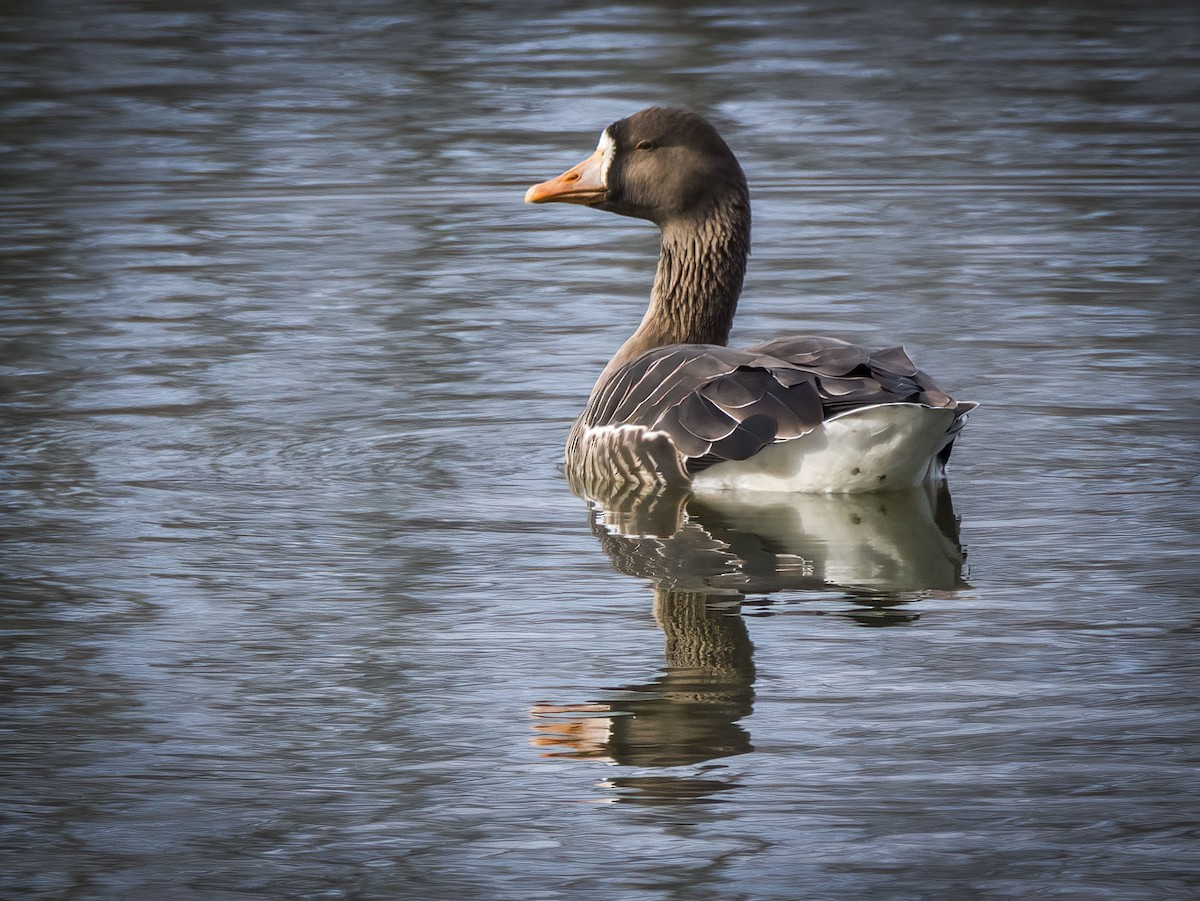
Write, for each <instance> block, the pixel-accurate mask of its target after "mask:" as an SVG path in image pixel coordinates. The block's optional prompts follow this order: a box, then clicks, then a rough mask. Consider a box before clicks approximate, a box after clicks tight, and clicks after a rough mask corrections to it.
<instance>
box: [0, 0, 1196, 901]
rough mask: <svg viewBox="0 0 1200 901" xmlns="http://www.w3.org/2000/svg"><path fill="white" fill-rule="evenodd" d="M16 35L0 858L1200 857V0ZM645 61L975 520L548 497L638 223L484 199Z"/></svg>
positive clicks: (957, 893)
mask: <svg viewBox="0 0 1200 901" xmlns="http://www.w3.org/2000/svg"><path fill="white" fill-rule="evenodd" d="M0 26H2V27H0V74H2V76H3V77H2V78H0V84H2V85H3V88H2V89H0V90H2V91H3V94H4V102H3V103H2V104H0V119H2V121H3V128H2V129H0V133H2V138H0V153H2V156H0V159H2V160H3V162H2V164H0V165H2V166H3V171H4V179H5V190H4V192H3V197H2V198H0V217H2V219H3V236H4V237H3V238H2V239H0V336H2V340H3V347H4V350H3V353H2V354H0V378H2V379H3V383H2V389H0V390H2V392H3V393H2V394H0V417H2V420H0V421H2V426H3V430H2V432H0V504H3V510H4V517H3V519H2V520H0V540H2V541H3V551H2V553H0V574H2V575H0V584H2V585H3V589H4V590H3V596H4V632H3V637H2V638H0V641H2V642H3V644H2V646H0V647H2V650H3V657H2V659H3V664H2V665H0V677H2V679H3V682H4V687H5V689H6V692H7V700H6V704H5V712H6V714H7V719H8V721H9V722H10V723H11V727H10V728H11V731H10V732H9V733H8V734H7V736H6V739H5V742H4V747H5V750H4V780H3V786H2V790H3V805H4V809H5V812H6V814H7V817H6V820H5V823H4V824H3V825H0V846H2V847H3V849H4V858H5V859H4V866H2V867H0V886H3V894H4V895H5V896H6V897H8V896H12V897H30V896H46V897H64V898H67V897H69V898H92V897H135V896H136V897H143V896H144V897H170V898H190V897H197V898H216V897H227V896H230V895H234V894H237V895H241V896H254V897H271V898H275V897H279V898H283V897H287V898H292V897H313V896H316V895H321V894H324V895H330V896H334V897H338V896H342V897H396V896H397V894H405V895H409V896H413V897H426V898H441V897H487V898H527V897H533V896H537V897H545V898H556V897H565V896H568V895H578V894H580V893H582V894H584V895H587V896H590V895H596V894H599V893H604V894H606V895H612V896H614V897H615V896H619V897H622V898H631V899H640V898H663V897H670V896H679V897H689V898H709V897H712V898H716V897H720V898H729V897H754V898H772V897H778V898H788V897H795V896H796V894H797V886H803V887H804V889H803V893H805V894H806V895H809V896H814V897H816V896H819V897H845V898H850V897H853V898H870V897H880V898H904V897H929V896H935V897H1025V896H1030V895H1039V894H1046V893H1052V894H1055V895H1056V896H1057V897H1067V898H1069V897H1079V898H1085V897H1086V898H1089V899H1090V898H1098V897H1113V898H1122V899H1128V898H1156V897H1186V896H1188V895H1190V894H1194V891H1195V888H1196V881H1197V879H1196V873H1197V872H1200V866H1198V865H1197V863H1198V862H1197V861H1196V859H1195V854H1194V849H1193V845H1194V835H1195V829H1196V825H1197V824H1196V818H1195V814H1194V801H1195V788H1194V781H1195V780H1194V767H1195V764H1196V759H1195V757H1196V755H1195V748H1196V742H1195V738H1196V734H1195V717H1194V702H1193V698H1194V696H1195V686H1196V679H1195V677H1196V675H1197V665H1196V663H1195V660H1194V653H1192V644H1193V639H1194V633H1195V630H1196V623H1197V618H1196V613H1195V604H1194V598H1195V594H1196V585H1197V581H1198V580H1197V566H1196V563H1195V532H1196V529H1195V511H1196V509H1197V501H1198V498H1197V485H1198V481H1197V471H1198V467H1197V454H1196V445H1195V437H1196V436H1195V427H1194V421H1195V414H1196V409H1195V402H1194V397H1195V387H1196V370H1195V365H1194V358H1195V354H1194V348H1195V344H1196V341H1197V337H1198V334H1197V333H1198V327H1197V325H1198V323H1197V313H1196V288H1195V286H1196V284H1197V283H1198V282H1200V278H1198V276H1200V273H1198V272H1197V263H1196V257H1195V250H1194V248H1195V245H1196V240H1197V234H1198V233H1200V228H1198V225H1200V222H1198V218H1200V216H1198V213H1197V209H1198V206H1197V198H1198V197H1200V182H1198V181H1197V177H1196V171H1197V165H1196V163H1197V160H1198V158H1200V153H1198V150H1197V144H1196V133H1195V125H1194V123H1195V121H1196V112H1197V105H1198V97H1200V90H1198V89H1200V38H1198V35H1200V19H1198V17H1197V14H1196V12H1195V10H1194V9H1192V8H1191V6H1190V5H1188V4H1183V3H1179V4H1165V5H1164V4H1157V5H1154V6H1153V7H1147V8H1145V9H1137V8H1133V7H1130V6H1128V5H1125V4H1106V5H1102V6H1101V7H1096V6H1095V5H1090V4H1074V3H1067V2H1052V3H1049V4H1041V5H1038V6H1036V7H1031V6H1028V5H1024V4H1014V5H1010V4H1005V3H981V4H974V5H971V6H969V7H966V8H964V7H961V6H955V5H949V4H937V3H934V4H919V5H916V4H900V5H896V6H889V7H886V8H884V7H882V6H878V5H875V6H869V7H867V6H864V7H861V8H859V7H853V6H848V5H842V4H838V3H828V4H827V3H816V4H806V5H803V6H797V5H795V4H787V3H779V4H775V3H757V4H750V5H749V6H745V5H743V6H738V7H736V8H735V7H731V6H723V5H720V4H717V5H702V6H698V7H693V8H688V9H684V8H682V7H679V6H678V5H677V4H666V5H662V4H652V5H650V6H646V7H639V8H633V7H618V8H605V9H602V10H597V11H583V10H579V9H577V8H576V7H575V5H574V4H569V3H565V2H564V3H561V4H555V3H549V4H541V5H535V6H530V5H527V4H526V5H516V4H514V5H507V4H500V5H499V6H497V5H495V4H454V5H453V6H445V7H443V6H438V5H421V4H415V5H414V4H397V3H393V2H383V0H379V2H368V3H363V4H355V5H353V6H349V7H346V8H345V9H337V10H334V9H332V8H325V7H323V6H322V5H320V4H312V3H301V4H294V5H292V6H291V7H289V8H288V9H286V10H282V9H280V10H273V9H267V8H264V7H257V6H255V5H253V4H251V5H246V4H244V3H243V4H225V3H216V4H208V5H205V6H203V7H202V8H195V7H194V5H188V6H184V5H180V4H177V3H174V2H172V0H163V2H156V3H153V4H145V5H114V4H108V5H96V6H94V7H83V8H80V7H78V6H75V5H72V6H70V7H69V8H68V7H67V6H65V5H62V4H55V3H49V4H20V3H18V4H11V5H9V6H6V7H5V9H4V11H3V12H0ZM656 102H672V103H679V104H684V105H688V106H691V107H693V108H694V109H696V110H697V111H699V112H702V113H704V114H706V115H708V116H710V117H712V118H713V119H714V120H715V121H716V122H717V123H718V124H719V125H720V126H721V128H722V129H723V131H724V132H725V134H726V136H727V137H728V138H729V140H730V143H731V145H732V146H733V147H734V148H735V150H736V151H737V152H738V153H739V155H740V157H741V159H742V162H743V164H744V166H745V168H746V170H747V173H748V175H749V178H750V181H751V187H752V191H753V198H754V203H755V246H754V253H753V256H752V257H751V270H750V274H749V276H748V279H747V285H746V292H745V297H744V300H743V303H742V307H741V310H740V313H739V320H738V325H737V328H736V337H737V339H738V340H739V341H743V342H750V341H754V340H761V339H765V338H766V337H769V336H770V335H772V334H776V333H779V332H782V331H796V330H804V329H811V330H812V331H816V332H821V333H828V334H836V335H840V336H842V337H846V338H849V339H851V340H857V341H860V342H862V343H865V344H872V345H878V346H883V345H887V344H892V343H896V342H897V341H902V342H903V343H904V344H905V345H906V346H907V347H908V349H909V350H910V351H911V352H912V354H913V356H914V358H915V359H917V360H918V361H919V362H920V363H921V364H922V365H923V367H924V368H926V369H927V370H929V371H930V372H931V373H933V374H934V375H935V377H936V378H937V379H938V381H939V383H941V384H943V385H945V386H946V387H947V388H948V389H951V390H953V392H954V393H955V394H956V395H957V396H961V397H964V398H970V399H972V400H978V401H981V402H983V406H982V407H981V409H980V410H979V411H978V412H976V413H975V414H973V416H972V420H971V423H970V425H969V427H968V430H967V432H966V433H965V434H964V436H963V438H962V440H961V443H960V445H959V446H958V447H957V448H956V451H955V458H954V460H953V461H952V464H951V465H952V472H951V478H952V482H951V487H952V489H953V492H954V503H953V507H954V512H955V514H957V515H958V516H961V519H962V522H961V527H959V526H958V525H957V524H956V523H955V521H954V519H953V518H949V517H948V516H947V515H945V514H943V515H940V516H938V515H931V516H930V517H926V518H924V519H922V518H921V517H918V518H917V521H918V522H919V523H923V525H918V526H914V525H912V524H911V522H909V524H907V525H906V526H905V527H904V528H902V529H900V530H898V532H897V531H894V530H893V531H892V532H889V531H888V529H887V528H884V526H886V524H887V522H888V521H889V517H888V516H883V517H882V518H876V517H875V514H876V513H878V512H879V511H878V509H877V508H876V509H875V512H874V513H873V512H872V511H871V510H869V509H868V510H850V511H849V513H847V510H849V506H848V505H852V504H853V503H856V502H843V501H838V500H837V499H832V500H830V499H814V500H812V501H811V502H798V503H797V504H795V505H791V506H785V507H782V508H771V509H770V510H768V511H765V512H764V511H761V510H759V511H756V512H753V513H751V514H749V515H748V514H747V512H746V511H744V510H741V511H739V510H731V509H725V510H723V511H722V510H715V509H710V508H705V507H704V506H703V504H697V503H695V502H692V504H691V505H689V507H688V517H689V518H688V520H687V524H686V526H685V527H683V528H682V529H681V528H679V525H678V524H679V519H678V516H677V513H678V511H677V510H675V509H673V508H672V509H668V512H669V513H670V515H669V516H668V517H667V520H668V521H669V524H670V525H671V529H669V530H666V531H665V532H656V533H655V534H656V535H658V537H657V538H654V539H650V538H641V539H631V538H626V537H622V534H625V535H629V534H639V535H645V534H648V532H649V530H640V529H634V530H629V529H624V530H623V529H622V528H621V525H620V523H619V522H613V521H606V523H600V524H597V522H595V521H594V519H591V518H589V512H588V511H587V510H585V509H584V508H583V505H582V503H581V502H580V501H579V500H577V499H576V498H574V497H572V496H571V495H570V494H569V492H568V490H567V488H566V485H565V482H564V481H563V480H562V478H561V475H560V474H559V472H558V470H557V461H558V458H559V455H560V453H561V444H562V440H563V436H564V435H565V432H566V429H567V426H568V425H569V423H570V420H571V418H572V417H573V416H574V415H575V413H576V412H577V410H578V409H579V407H580V405H581V403H582V400H583V398H584V397H585V396H586V393H587V391H588V389H589V387H590V384H591V380H592V379H593V378H594V377H595V374H596V373H597V372H598V371H599V369H600V367H601V366H602V365H603V363H604V361H605V359H606V358H607V356H608V354H609V353H611V351H612V349H614V348H615V347H616V346H617V345H618V344H619V343H620V341H621V340H622V339H623V338H624V337H625V335H626V334H627V333H628V331H629V330H630V328H631V327H632V326H633V324H634V323H635V322H636V320H637V317H638V316H640V313H641V308H640V303H641V301H640V300H639V298H642V297H644V296H645V295H646V293H647V291H648V288H649V283H650V278H651V272H652V267H653V262H654V260H653V253H654V235H653V232H652V230H650V229H648V228H647V227H645V226H644V225H642V224H639V223H633V222H626V221H613V220H614V219H615V217H604V216H601V215H599V214H593V213H590V212H589V211H585V210H557V211H551V210H531V209H528V208H524V207H522V205H521V203H520V199H521V195H522V193H523V190H524V187H525V186H527V185H528V184H530V183H533V182H534V181H538V180H541V179H542V178H545V177H547V176H548V175H550V174H553V173H556V172H558V171H561V170H562V169H563V168H565V166H566V165H567V164H570V163H572V162H574V161H575V160H576V159H577V158H578V157H579V154H580V153H582V152H586V151H587V150H588V149H590V147H591V146H594V142H595V139H596V134H597V133H598V131H599V129H600V128H601V127H603V126H604V125H605V124H607V123H608V122H609V121H611V120H612V119H614V118H617V117H618V116H621V115H625V114H628V113H629V112H631V111H633V110H636V109H637V108H639V107H640V106H643V105H646V104H649V103H656ZM889 503H891V502H890V501H889ZM813 504H815V505H817V506H821V505H824V506H825V507H828V508H831V509H833V510H835V511H839V512H838V513H835V514H831V513H829V512H828V511H826V512H825V513H823V514H820V515H817V514H814V513H813V512H812V510H811V506H812V505H813ZM940 504H941V502H940V503H939V504H938V505H933V506H931V508H930V510H931V511H932V512H933V513H937V511H943V510H945V509H946V508H945V507H944V506H941V505H940ZM918 506H919V505H918ZM894 513H895V508H894V507H893V508H892V514H893V515H894ZM854 519H857V523H854V528H853V529H852V528H850V525H849V524H851V523H852V522H853V521H854ZM814 522H817V523H821V524H820V525H819V526H813V525H812V523H814ZM930 522H932V523H933V529H932V530H931V529H930V528H929V523H930ZM831 523H836V526H834V525H831ZM881 523H882V525H881ZM857 529H863V530H870V534H871V535H872V536H873V537H872V540H871V541H868V542H863V541H860V540H859V539H858V538H856V537H855V531H856V530H857ZM881 534H882V535H884V536H885V537H884V538H882V539H881V538H880V535H881ZM888 535H890V537H886V536H888ZM666 536H673V537H671V538H670V539H668V538H667V537H666ZM960 546H961V548H962V549H965V552H966V563H965V564H964V563H963V562H962V560H961V554H960V553H959V550H960ZM864 625H883V626H894V627H895V628H862V626H864ZM531 711H532V712H533V713H534V714H535V716H533V717H531V716H530V714H531ZM531 741H532V742H533V744H534V745H535V746H533V747H531ZM597 801H600V802H604V801H619V802H621V803H614V804H606V803H600V804H597V803H594V802H597ZM626 802H628V803H626Z"/></svg>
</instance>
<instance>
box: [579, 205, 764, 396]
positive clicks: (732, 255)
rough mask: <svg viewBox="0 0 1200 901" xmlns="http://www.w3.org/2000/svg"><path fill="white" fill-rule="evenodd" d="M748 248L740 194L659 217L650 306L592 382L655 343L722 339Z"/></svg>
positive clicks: (734, 305)
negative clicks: (680, 215)
mask: <svg viewBox="0 0 1200 901" xmlns="http://www.w3.org/2000/svg"><path fill="white" fill-rule="evenodd" d="M749 253H750V204H749V200H748V198H745V197H744V196H739V197H737V198H735V199H734V202H732V203H728V204H725V205H722V206H721V207H719V208H717V209H715V210H713V211H712V212H710V213H709V214H708V215H706V216H702V217H698V218H697V219H687V220H681V221H673V222H667V223H665V224H664V225H663V226H662V248H661V251H660V253H659V257H658V273H657V275H656V276H655V278H654V289H653V290H652V291H651V293H650V306H649V308H648V309H647V310H646V315H645V316H643V317H642V324H641V325H640V326H638V329H637V331H636V332H634V333H633V334H632V335H631V336H630V337H629V339H628V340H627V341H626V342H625V343H624V344H622V345H621V349H620V350H618V351H617V353H616V355H615V356H614V357H613V358H612V359H611V360H610V361H609V363H608V366H606V367H605V369H604V372H603V373H602V374H601V375H600V379H599V381H598V382H597V385H598V386H599V385H601V384H603V383H604V382H605V381H606V380H607V379H608V377H609V376H610V375H612V373H614V372H616V371H617V370H618V369H620V368H621V367H622V366H624V365H625V364H626V363H629V362H631V361H632V360H635V359H637V358H638V357H640V356H641V355H642V354H644V353H645V352H646V351H648V350H652V349H654V348H656V347H664V346H666V345H669V344H720V345H724V344H726V343H727V342H728V340H729V329H730V327H731V326H732V325H733V314H734V313H735V312H736V311H737V302H738V296H739V295H740V294H741V291H742V278H743V277H744V276H745V274H746V257H747V256H748V254H749Z"/></svg>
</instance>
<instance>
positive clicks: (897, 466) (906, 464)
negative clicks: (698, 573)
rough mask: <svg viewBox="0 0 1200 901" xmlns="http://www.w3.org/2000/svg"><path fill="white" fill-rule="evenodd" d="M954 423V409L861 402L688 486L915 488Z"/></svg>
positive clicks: (933, 465)
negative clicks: (809, 428)
mask: <svg viewBox="0 0 1200 901" xmlns="http://www.w3.org/2000/svg"><path fill="white" fill-rule="evenodd" d="M953 423H954V412H953V411H951V410H947V409H945V408H940V407H927V406H925V405H923V404H876V405H875V406H870V407H859V408H858V409H855V410H850V411H849V412H846V413H842V414H841V415H839V416H835V417H833V418H831V419H827V420H825V422H823V423H822V424H821V425H820V426H819V427H818V428H816V429H813V431H811V432H808V433H807V434H805V435H801V436H800V437H799V438H793V439H790V440H788V441H781V442H779V443H777V444H772V445H770V446H768V447H764V448H763V449H762V450H761V451H759V452H758V453H757V454H755V455H754V456H753V457H751V458H750V459H748V460H736V461H730V462H726V463H718V464H716V465H715V466H710V467H709V468H708V469H705V470H703V471H702V472H699V473H697V474H696V477H695V479H694V480H693V482H692V486H693V488H694V489H695V490H696V491H697V492H702V491H727V490H736V491H802V492H809V493H847V494H854V493H860V492H868V491H893V490H897V489H905V488H913V487H915V486H916V485H920V484H921V483H922V482H926V481H929V480H933V479H937V478H940V477H941V476H942V472H941V467H940V466H939V465H938V463H937V460H936V455H937V453H938V451H940V450H941V449H942V448H943V447H945V446H946V444H947V442H949V441H950V439H951V438H952V437H953V436H951V435H949V434H947V432H948V430H949V429H950V427H951V425H952V424H953Z"/></svg>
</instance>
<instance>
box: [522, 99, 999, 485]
mask: <svg viewBox="0 0 1200 901" xmlns="http://www.w3.org/2000/svg"><path fill="white" fill-rule="evenodd" d="M525 202H526V203H535V204H542V203H570V204H580V205H583V206H589V207H592V208H593V209H598V210H604V211H607V212H611V213H618V214H620V215H622V216H632V217H635V218H638V219H646V220H648V221H650V222H652V223H654V224H655V225H657V226H658V228H659V230H660V232H661V246H660V250H659V259H658V271H657V274H656V276H655V279H654V286H653V289H652V291H651V294H650V303H649V306H648V308H647V309H646V312H645V315H644V316H643V318H642V321H641V324H640V325H639V326H638V328H637V330H636V331H634V333H633V335H632V336H630V338H629V339H628V340H627V341H625V343H624V344H622V345H621V347H620V349H619V350H618V351H617V352H616V354H615V355H614V356H613V358H612V359H611V360H610V361H609V363H608V365H607V366H605V367H604V370H603V371H602V372H601V373H600V377H599V379H597V381H596V384H595V387H594V388H593V389H592V392H591V395H590V396H589V398H588V401H587V404H586V406H585V407H584V410H583V412H582V414H580V416H579V418H578V419H577V420H576V421H575V423H574V425H573V426H572V428H571V431H570V434H569V436H568V439H567V446H566V457H565V470H566V474H567V477H568V480H569V481H570V483H571V486H572V488H573V489H574V490H576V492H577V493H581V494H584V495H585V496H589V497H593V498H597V497H604V496H606V495H612V494H613V493H616V492H620V491H623V490H628V488H629V487H630V486H635V487H652V486H675V485H687V486H689V488H690V489H691V490H693V491H696V490H739V491H743V490H748V491H771V492H806V493H858V492H876V491H888V490H898V489H905V488H913V487H915V486H917V485H919V484H921V483H924V482H930V481H938V480H941V479H943V478H944V477H945V476H944V473H945V463H946V461H947V459H948V458H949V455H950V449H951V446H952V445H953V443H954V440H955V438H956V436H957V435H958V433H959V431H960V430H961V429H962V427H963V425H964V424H965V422H966V415H967V413H968V412H970V410H972V409H974V407H975V406H976V404H974V403H970V402H964V401H955V400H953V399H952V398H951V397H950V396H949V395H947V394H945V393H944V392H943V391H941V390H940V389H939V388H938V387H937V386H936V385H935V384H934V382H933V380H932V379H931V378H930V377H929V376H928V375H926V374H925V373H924V372H922V371H921V370H920V369H918V368H917V367H916V365H915V364H914V363H913V362H912V360H910V359H909V357H908V355H907V354H906V353H905V351H904V349H903V348H902V347H899V346H897V347H890V348H887V349H883V350H875V351H872V350H867V349H864V348H862V347H859V346H856V345H854V344H851V343H849V342H846V341H842V340H839V339H837V338H829V337H822V336H811V335H792V336H786V337H780V338H774V339H772V340H769V341H766V342H763V343H760V344H755V345H753V346H750V347H745V348H741V349H733V348H730V347H728V346H727V344H728V339H729V332H730V328H731V326H732V324H733V318H734V313H735V311H736V309H737V304H738V298H739V295H740V294H741V289H742V280H743V277H744V275H745V272H746V259H747V256H748V254H749V251H750V195H749V190H748V188H747V184H746V177H745V175H744V174H743V172H742V168H741V166H740V165H739V164H738V161H737V158H736V157H735V156H734V155H733V153H732V152H731V151H730V149H729V147H728V145H727V144H726V143H725V141H724V140H723V139H722V138H721V136H720V135H719V134H718V133H717V130H716V129H715V128H714V127H713V126H712V125H711V124H709V123H708V122H707V121H706V120H705V119H703V118H702V117H700V116H698V115H696V114H694V113H692V112H689V111H686V110H681V109H673V108H666V107H650V108H648V109H644V110H642V111H640V112H638V113H635V114H634V115H632V116H629V117H628V118H625V119H621V120H619V121H617V122H614V123H613V124H611V125H609V126H608V127H607V128H606V129H604V131H603V132H602V133H601V135H600V141H599V144H598V145H597V147H596V150H595V152H594V153H592V154H591V156H589V157H588V158H587V159H585V160H583V162H581V163H579V164H578V165H576V166H574V167H572V168H571V169H568V170H567V171H566V172H564V173H562V174H561V175H559V176H557V177H555V178H552V179H550V180H548V181H544V182H541V183H540V184H536V185H534V186H533V187H531V188H529V190H528V191H527V192H526V194H525Z"/></svg>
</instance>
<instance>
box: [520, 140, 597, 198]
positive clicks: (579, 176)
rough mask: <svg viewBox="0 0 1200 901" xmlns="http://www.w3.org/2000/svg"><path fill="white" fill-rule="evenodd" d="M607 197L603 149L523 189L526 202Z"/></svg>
mask: <svg viewBox="0 0 1200 901" xmlns="http://www.w3.org/2000/svg"><path fill="white" fill-rule="evenodd" d="M607 198H608V188H607V187H606V186H605V184H604V151H603V150H602V149H597V150H596V152H595V153H593V154H592V155H591V156H589V157H588V158H587V159H586V160H584V161H583V162H582V163H580V164H579V165H577V166H572V167H571V168H570V169H568V170H567V171H566V172H564V173H563V174H562V175H559V176H558V177H556V178H552V179H550V180H549V181H544V182H542V183H541V184H540V185H534V186H533V187H532V188H530V189H529V190H528V191H526V192H525V202H526V203H582V204H585V205H586V204H592V203H600V202H602V201H604V200H606V199H607Z"/></svg>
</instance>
